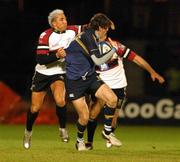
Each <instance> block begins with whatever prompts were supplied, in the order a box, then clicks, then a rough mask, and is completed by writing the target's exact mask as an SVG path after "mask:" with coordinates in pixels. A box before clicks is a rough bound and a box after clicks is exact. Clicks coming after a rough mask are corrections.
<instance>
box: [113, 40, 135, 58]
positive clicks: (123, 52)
mask: <svg viewBox="0 0 180 162" xmlns="http://www.w3.org/2000/svg"><path fill="white" fill-rule="evenodd" d="M117 44H118V50H117V54H118V55H119V56H120V57H122V58H126V59H128V60H130V61H133V59H134V57H135V56H136V53H135V52H134V51H132V50H131V49H129V48H127V47H126V46H124V45H123V44H121V43H120V42H117Z"/></svg>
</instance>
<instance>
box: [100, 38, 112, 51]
mask: <svg viewBox="0 0 180 162" xmlns="http://www.w3.org/2000/svg"><path fill="white" fill-rule="evenodd" d="M111 49H112V46H111V44H110V43H108V42H106V41H102V42H99V51H100V54H106V53H108V52H109V51H111Z"/></svg>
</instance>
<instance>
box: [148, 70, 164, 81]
mask: <svg viewBox="0 0 180 162" xmlns="http://www.w3.org/2000/svg"><path fill="white" fill-rule="evenodd" d="M151 78H152V80H153V81H155V80H156V79H157V80H158V81H159V83H160V84H162V83H164V82H165V79H164V78H163V77H162V76H161V75H159V74H158V73H156V72H155V73H153V74H151Z"/></svg>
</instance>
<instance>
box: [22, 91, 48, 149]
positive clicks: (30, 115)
mask: <svg viewBox="0 0 180 162" xmlns="http://www.w3.org/2000/svg"><path fill="white" fill-rule="evenodd" d="M45 95H46V92H45V91H42V92H32V97H31V102H32V103H31V108H30V109H29V110H28V112H27V118H26V128H25V132H24V139H23V146H24V148H25V149H29V148H30V146H31V136H32V128H33V124H34V122H35V120H36V118H37V117H38V114H39V110H40V109H41V107H42V104H43V101H44V98H45Z"/></svg>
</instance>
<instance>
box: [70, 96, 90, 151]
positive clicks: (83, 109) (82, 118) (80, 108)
mask: <svg viewBox="0 0 180 162" xmlns="http://www.w3.org/2000/svg"><path fill="white" fill-rule="evenodd" d="M72 103H73V105H74V107H75V109H76V111H77V113H78V121H77V129H78V131H77V141H76V148H77V150H78V151H84V150H87V148H86V146H85V143H84V138H83V137H84V131H85V129H86V126H87V123H88V119H89V109H88V105H87V104H86V100H85V97H80V98H78V99H75V100H73V101H72Z"/></svg>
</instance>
